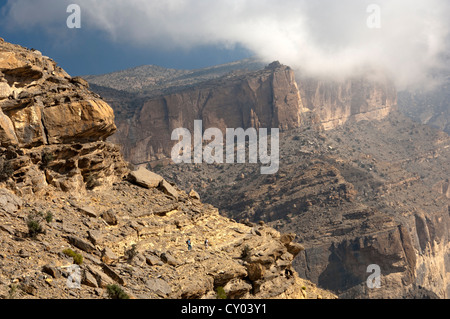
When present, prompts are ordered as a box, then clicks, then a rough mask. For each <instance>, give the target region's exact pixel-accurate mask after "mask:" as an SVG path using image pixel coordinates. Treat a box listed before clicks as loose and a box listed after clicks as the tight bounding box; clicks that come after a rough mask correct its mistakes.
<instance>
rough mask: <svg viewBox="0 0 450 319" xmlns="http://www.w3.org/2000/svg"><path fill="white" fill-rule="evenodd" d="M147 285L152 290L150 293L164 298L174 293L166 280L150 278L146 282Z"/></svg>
mask: <svg viewBox="0 0 450 319" xmlns="http://www.w3.org/2000/svg"><path fill="white" fill-rule="evenodd" d="M145 285H146V286H147V288H149V289H150V291H152V292H154V293H156V294H157V295H160V296H162V297H164V296H166V295H168V294H170V293H171V292H172V288H171V287H170V285H169V284H168V283H167V282H166V281H165V280H162V279H159V278H150V279H148V280H146V282H145Z"/></svg>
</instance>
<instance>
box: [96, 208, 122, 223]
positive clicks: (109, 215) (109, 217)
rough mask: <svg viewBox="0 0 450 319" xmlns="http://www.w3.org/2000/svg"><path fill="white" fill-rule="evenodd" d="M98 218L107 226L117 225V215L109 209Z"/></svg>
mask: <svg viewBox="0 0 450 319" xmlns="http://www.w3.org/2000/svg"><path fill="white" fill-rule="evenodd" d="M100 216H101V217H102V218H103V220H104V221H105V222H106V223H107V224H108V225H111V226H115V225H117V224H118V220H117V215H116V213H114V212H113V211H112V210H111V209H110V210H107V211H105V212H103V213H102V214H101V215H100Z"/></svg>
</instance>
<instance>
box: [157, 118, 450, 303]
mask: <svg viewBox="0 0 450 319" xmlns="http://www.w3.org/2000/svg"><path fill="white" fill-rule="evenodd" d="M449 145H450V138H449V136H448V135H447V134H445V133H443V132H440V131H438V130H435V129H432V128H430V127H428V126H426V125H420V124H417V123H414V122H413V121H412V120H411V119H408V118H407V117H405V116H403V115H401V114H400V113H398V112H392V113H391V114H390V116H389V117H388V118H386V119H384V120H381V121H361V122H355V123H352V122H351V121H350V122H347V123H345V124H344V125H343V126H341V127H338V128H336V129H333V130H327V131H323V132H320V131H317V130H314V129H309V130H308V129H307V130H304V129H295V130H290V131H287V132H284V133H283V134H281V135H280V169H279V171H278V173H277V174H274V175H270V176H262V175H261V174H259V171H258V167H255V166H254V165H251V164H242V165H227V164H223V165H207V164H203V165H196V166H195V167H194V166H193V165H188V164H184V165H177V166H174V167H171V166H168V167H166V168H160V169H159V171H158V172H159V173H160V174H162V175H163V176H165V177H166V178H167V179H168V180H172V181H175V182H177V184H178V185H180V187H182V188H183V189H189V188H190V187H194V188H195V189H196V190H197V191H198V192H199V194H200V195H201V196H202V198H203V200H204V201H205V202H209V203H215V205H217V206H218V207H220V208H221V209H222V211H223V212H224V213H226V214H227V216H230V217H233V218H235V219H236V220H246V219H248V220H250V221H252V222H258V221H259V220H263V221H265V222H266V223H267V224H269V225H271V226H273V227H275V228H276V229H277V230H279V231H281V232H283V233H295V234H296V235H297V236H296V239H295V242H298V243H301V244H302V245H303V246H304V247H305V250H304V251H302V252H300V253H299V255H298V256H297V257H296V258H295V260H294V263H293V265H294V268H295V269H296V270H297V272H298V273H299V274H300V276H301V277H304V278H307V279H309V280H311V281H312V282H314V283H315V284H317V285H318V286H320V287H322V288H326V289H328V290H331V291H333V292H335V293H336V294H338V295H339V296H340V297H341V298H448V296H449V292H450V291H449V287H450V281H449V269H450V264H449V260H448V252H449V248H450V247H449V245H450V244H449V236H450V218H449V216H450V215H449V207H450V201H449V196H448V172H449V171H450V162H449V158H450V156H449V152H450V147H449ZM370 265H378V266H379V267H380V270H381V276H380V279H381V282H380V284H381V287H380V288H379V289H371V288H370V287H368V285H367V279H368V278H369V276H370V275H371V274H372V272H368V267H369V266H370Z"/></svg>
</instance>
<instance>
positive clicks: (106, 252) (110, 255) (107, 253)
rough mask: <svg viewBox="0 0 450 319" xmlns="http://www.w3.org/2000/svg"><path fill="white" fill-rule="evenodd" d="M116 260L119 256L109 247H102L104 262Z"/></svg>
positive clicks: (108, 262)
mask: <svg viewBox="0 0 450 319" xmlns="http://www.w3.org/2000/svg"><path fill="white" fill-rule="evenodd" d="M117 260H119V257H118V256H117V255H116V254H115V253H114V252H113V251H112V250H111V249H110V248H109V247H105V249H103V251H102V261H103V262H104V263H105V264H107V265H110V264H112V263H114V262H116V261H117Z"/></svg>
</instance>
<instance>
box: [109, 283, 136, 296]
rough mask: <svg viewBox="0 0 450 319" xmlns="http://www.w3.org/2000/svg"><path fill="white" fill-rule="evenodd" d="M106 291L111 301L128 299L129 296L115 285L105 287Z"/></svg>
mask: <svg viewBox="0 0 450 319" xmlns="http://www.w3.org/2000/svg"><path fill="white" fill-rule="evenodd" d="M106 291H107V293H108V297H109V298H111V299H130V296H128V294H127V293H126V292H125V291H124V290H123V289H122V288H121V287H120V286H118V285H116V284H112V285H108V286H106Z"/></svg>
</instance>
